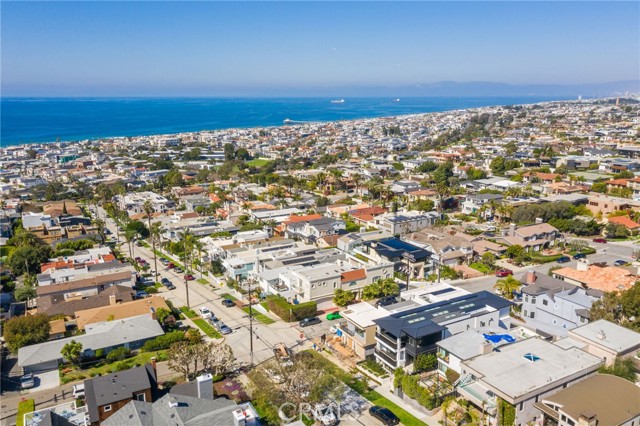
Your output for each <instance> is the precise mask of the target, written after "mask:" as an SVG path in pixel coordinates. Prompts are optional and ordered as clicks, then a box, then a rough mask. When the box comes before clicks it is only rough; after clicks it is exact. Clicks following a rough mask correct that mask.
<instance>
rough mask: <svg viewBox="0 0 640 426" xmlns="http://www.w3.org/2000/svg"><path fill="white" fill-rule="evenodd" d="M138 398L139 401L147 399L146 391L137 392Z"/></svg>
mask: <svg viewBox="0 0 640 426" xmlns="http://www.w3.org/2000/svg"><path fill="white" fill-rule="evenodd" d="M136 399H137V400H138V401H146V399H145V396H144V393H139V394H136Z"/></svg>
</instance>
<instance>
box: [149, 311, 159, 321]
mask: <svg viewBox="0 0 640 426" xmlns="http://www.w3.org/2000/svg"><path fill="white" fill-rule="evenodd" d="M149 311H150V312H151V319H153V320H157V319H158V318H157V317H156V310H155V308H151V309H149Z"/></svg>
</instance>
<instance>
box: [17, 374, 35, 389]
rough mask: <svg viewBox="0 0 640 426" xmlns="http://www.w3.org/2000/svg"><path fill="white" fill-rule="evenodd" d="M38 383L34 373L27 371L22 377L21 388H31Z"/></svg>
mask: <svg viewBox="0 0 640 426" xmlns="http://www.w3.org/2000/svg"><path fill="white" fill-rule="evenodd" d="M35 385H36V382H35V380H34V378H33V374H32V373H27V374H25V375H24V376H22V377H20V388H21V389H29V388H32V387H34V386H35Z"/></svg>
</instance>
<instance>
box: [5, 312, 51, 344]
mask: <svg viewBox="0 0 640 426" xmlns="http://www.w3.org/2000/svg"><path fill="white" fill-rule="evenodd" d="M50 330H51V326H50V325H49V318H48V317H47V316H46V315H44V314H36V315H25V316H21V317H15V318H11V319H10V320H9V321H7V322H6V323H5V325H4V341H5V342H6V343H7V347H8V348H9V350H10V351H11V352H13V353H16V352H17V351H18V349H20V348H21V347H23V346H28V345H35V344H36V343H42V342H46V341H47V340H48V339H49V331H50Z"/></svg>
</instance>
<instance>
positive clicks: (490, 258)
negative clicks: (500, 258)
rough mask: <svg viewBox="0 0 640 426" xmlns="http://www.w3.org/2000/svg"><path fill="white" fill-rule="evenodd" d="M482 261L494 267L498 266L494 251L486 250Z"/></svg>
mask: <svg viewBox="0 0 640 426" xmlns="http://www.w3.org/2000/svg"><path fill="white" fill-rule="evenodd" d="M481 259H482V260H481V262H482V263H483V264H485V265H487V266H488V267H489V268H491V269H493V268H495V266H496V256H495V255H494V254H493V253H490V252H486V253H484V254H483V255H482V258H481Z"/></svg>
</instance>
